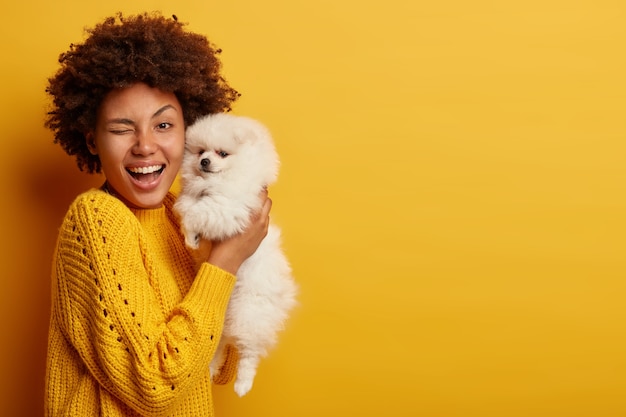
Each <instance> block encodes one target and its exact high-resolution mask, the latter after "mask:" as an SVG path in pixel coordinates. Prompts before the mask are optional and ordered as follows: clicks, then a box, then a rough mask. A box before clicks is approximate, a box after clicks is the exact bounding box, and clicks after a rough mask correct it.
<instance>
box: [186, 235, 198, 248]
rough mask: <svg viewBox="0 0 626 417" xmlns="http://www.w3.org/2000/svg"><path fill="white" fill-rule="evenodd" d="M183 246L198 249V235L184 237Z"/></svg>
mask: <svg viewBox="0 0 626 417" xmlns="http://www.w3.org/2000/svg"><path fill="white" fill-rule="evenodd" d="M185 244H186V245H187V246H188V247H190V248H191V249H198V248H199V247H200V235H198V234H191V235H190V234H187V235H185Z"/></svg>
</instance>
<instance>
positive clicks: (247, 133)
mask: <svg viewBox="0 0 626 417" xmlns="http://www.w3.org/2000/svg"><path fill="white" fill-rule="evenodd" d="M233 136H234V138H235V142H236V143H238V144H241V143H244V142H254V141H255V140H256V138H257V134H256V131H255V130H254V129H252V128H251V127H250V126H237V127H236V128H235V130H234V131H233Z"/></svg>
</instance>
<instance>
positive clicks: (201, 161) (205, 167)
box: [200, 158, 211, 171]
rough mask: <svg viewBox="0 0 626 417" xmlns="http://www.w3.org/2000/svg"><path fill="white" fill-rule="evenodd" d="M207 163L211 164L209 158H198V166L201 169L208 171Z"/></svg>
mask: <svg viewBox="0 0 626 417" xmlns="http://www.w3.org/2000/svg"><path fill="white" fill-rule="evenodd" d="M209 165H211V160H210V159H209V158H204V159H202V160H200V167H201V169H202V170H203V171H208V170H209Z"/></svg>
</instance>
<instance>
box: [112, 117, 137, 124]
mask: <svg viewBox="0 0 626 417" xmlns="http://www.w3.org/2000/svg"><path fill="white" fill-rule="evenodd" d="M107 124H122V125H134V124H135V122H133V121H132V120H130V119H125V118H123V117H120V118H115V119H109V120H107Z"/></svg>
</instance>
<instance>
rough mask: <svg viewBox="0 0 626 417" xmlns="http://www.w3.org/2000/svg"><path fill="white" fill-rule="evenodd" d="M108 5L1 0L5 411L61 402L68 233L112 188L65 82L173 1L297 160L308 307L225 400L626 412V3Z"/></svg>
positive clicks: (463, 416) (551, 413) (297, 230)
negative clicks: (90, 39)
mask: <svg viewBox="0 0 626 417" xmlns="http://www.w3.org/2000/svg"><path fill="white" fill-rule="evenodd" d="M87 3H88V2H85V1H76V0H65V1H59V2H51V1H42V0H34V1H31V2H18V1H12V2H10V3H9V4H8V5H4V6H3V11H2V14H3V19H2V20H3V22H2V25H0V35H1V38H2V47H1V48H2V49H1V52H2V53H1V56H2V65H1V69H0V75H1V76H2V78H1V79H2V89H1V91H2V92H1V94H0V103H1V106H2V107H1V108H0V110H1V112H0V114H1V115H2V116H3V117H2V119H3V121H2V128H1V129H0V132H1V138H2V139H1V140H2V142H1V143H2V147H3V152H2V153H1V154H0V169H1V170H2V171H1V173H2V174H1V175H0V182H1V183H0V189H1V190H2V193H3V203H2V204H1V205H0V210H1V216H0V218H1V221H2V231H3V238H2V243H1V245H2V248H1V249H2V250H1V251H0V256H1V265H2V273H1V275H2V277H1V281H0V282H1V286H2V287H1V289H0V317H1V318H2V342H1V343H0V366H1V375H2V381H1V386H0V415H2V416H35V415H40V414H41V410H42V404H41V399H42V397H43V377H44V363H45V348H46V332H47V322H48V311H49V290H50V285H49V278H48V276H49V264H50V258H51V252H52V248H53V244H54V240H55V236H56V229H57V227H58V225H59V223H60V221H61V217H62V215H63V213H64V212H65V209H66V207H67V205H68V204H69V202H70V201H71V199H72V198H73V196H75V195H76V194H77V193H79V192H80V191H82V190H84V189H86V188H87V187H90V186H94V185H98V184H99V183H100V181H101V179H100V178H92V177H89V176H86V175H84V174H80V173H79V172H78V170H77V168H76V167H75V165H74V162H73V160H72V159H70V158H69V157H67V156H65V155H64V154H63V153H62V151H61V149H60V148H59V147H57V146H56V145H53V144H52V135H51V133H50V132H48V131H46V130H45V129H44V128H43V127H42V121H43V113H44V111H45V104H46V100H47V98H46V96H45V94H44V87H45V80H46V77H48V76H49V75H51V74H52V73H53V72H54V71H55V70H56V68H57V65H56V59H57V57H58V55H59V53H60V52H62V51H64V50H66V48H67V47H68V45H69V44H70V43H71V42H77V41H80V40H81V39H82V28H83V27H84V26H92V25H93V24H94V23H96V22H99V21H100V20H101V19H102V18H103V17H104V16H107V15H110V14H112V13H114V12H115V11H117V10H123V11H125V12H127V13H134V12H138V11H142V10H154V9H160V10H163V12H164V13H165V14H168V15H169V14H172V13H175V14H177V15H178V17H179V19H180V20H182V21H187V22H189V28H190V29H193V30H196V31H200V32H202V33H205V34H206V35H208V36H209V37H210V38H211V39H212V40H213V41H214V42H215V43H216V44H217V45H218V46H220V47H221V48H223V50H224V53H223V62H224V71H225V75H226V78H227V79H228V80H229V81H230V82H231V83H232V85H233V86H234V87H236V88H237V89H238V90H240V91H241V92H242V93H243V94H244V95H243V97H242V99H241V101H240V102H239V103H238V104H237V105H236V107H235V112H236V113H240V114H246V115H249V116H252V117H256V118H258V119H260V120H262V121H263V122H265V123H266V124H267V125H268V126H269V127H270V129H271V130H272V131H273V132H274V135H275V139H276V142H277V145H278V148H279V151H280V153H281V155H282V159H283V166H282V172H281V177H280V180H279V183H278V184H277V185H276V186H275V187H274V188H273V189H272V190H271V195H272V197H273V199H274V202H275V205H274V210H273V216H272V217H273V219H274V220H275V221H276V222H277V223H279V224H280V225H281V226H282V228H283V232H284V241H285V250H286V251H287V253H288V255H289V257H290V259H291V262H292V264H293V269H294V273H295V275H296V277H297V279H298V282H299V283H300V286H301V297H300V301H301V305H300V307H299V308H298V310H297V311H296V312H295V313H294V315H293V317H292V319H291V321H290V322H289V324H288V328H287V330H286V331H285V332H284V333H283V335H282V337H281V342H280V345H279V347H278V348H277V349H276V350H275V351H274V352H273V353H272V355H271V356H270V357H269V358H268V359H266V360H265V361H264V362H263V363H262V365H261V367H260V369H259V375H258V377H257V382H256V385H255V387H254V389H253V391H252V392H251V393H250V394H249V395H248V396H246V397H244V398H243V399H239V398H237V397H236V396H235V395H234V394H233V393H232V390H231V387H226V388H222V387H219V388H216V397H217V398H216V401H217V405H216V407H217V411H218V416H246V415H257V416H274V417H277V416H299V417H306V416H318V415H326V416H352V415H354V416H356V415H359V416H379V415H383V416H418V415H419V416H428V417H431V416H432V417H438V416H442V417H443V416H445V417H469V416H480V417H491V416H494V417H496V416H497V417H504V416H506V417H515V416H524V417H531V416H532V417H544V416H545V417H557V416H559V417H560V416H563V417H577V416H581V417H583V416H584V417H596V416H599V417H613V416H625V415H626V395H624V392H625V390H626V326H625V323H626V306H625V301H624V300H625V298H626V297H625V294H626V282H625V278H626V277H625V269H626V268H625V267H626V260H625V259H626V256H625V255H626V254H625V252H626V251H625V249H626V241H625V236H626V221H625V214H626V164H625V162H626V123H625V120H626V119H625V110H626V106H625V104H626V81H625V80H626V54H625V47H626V24H625V23H624V22H625V18H626V3H624V2H623V1H621V0H579V1H571V0H568V1H565V0H562V1H561V0H558V1H557V0H526V1H521V0H520V1H517V0H515V1H488V0H475V1H462V0H442V1H421V0H413V1H411V0H386V1H379V2H375V1H356V0H346V1H341V0H339V1H337V0H318V1H308V2H304V1H302V2H300V1H288V0H266V1H256V0H241V1H237V2H226V1H222V2H215V1H209V0H207V1H185V0H181V1H178V2H171V1H119V0H111V1H108V2H92V3H93V4H91V5H87ZM129 5H130V6H129Z"/></svg>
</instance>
